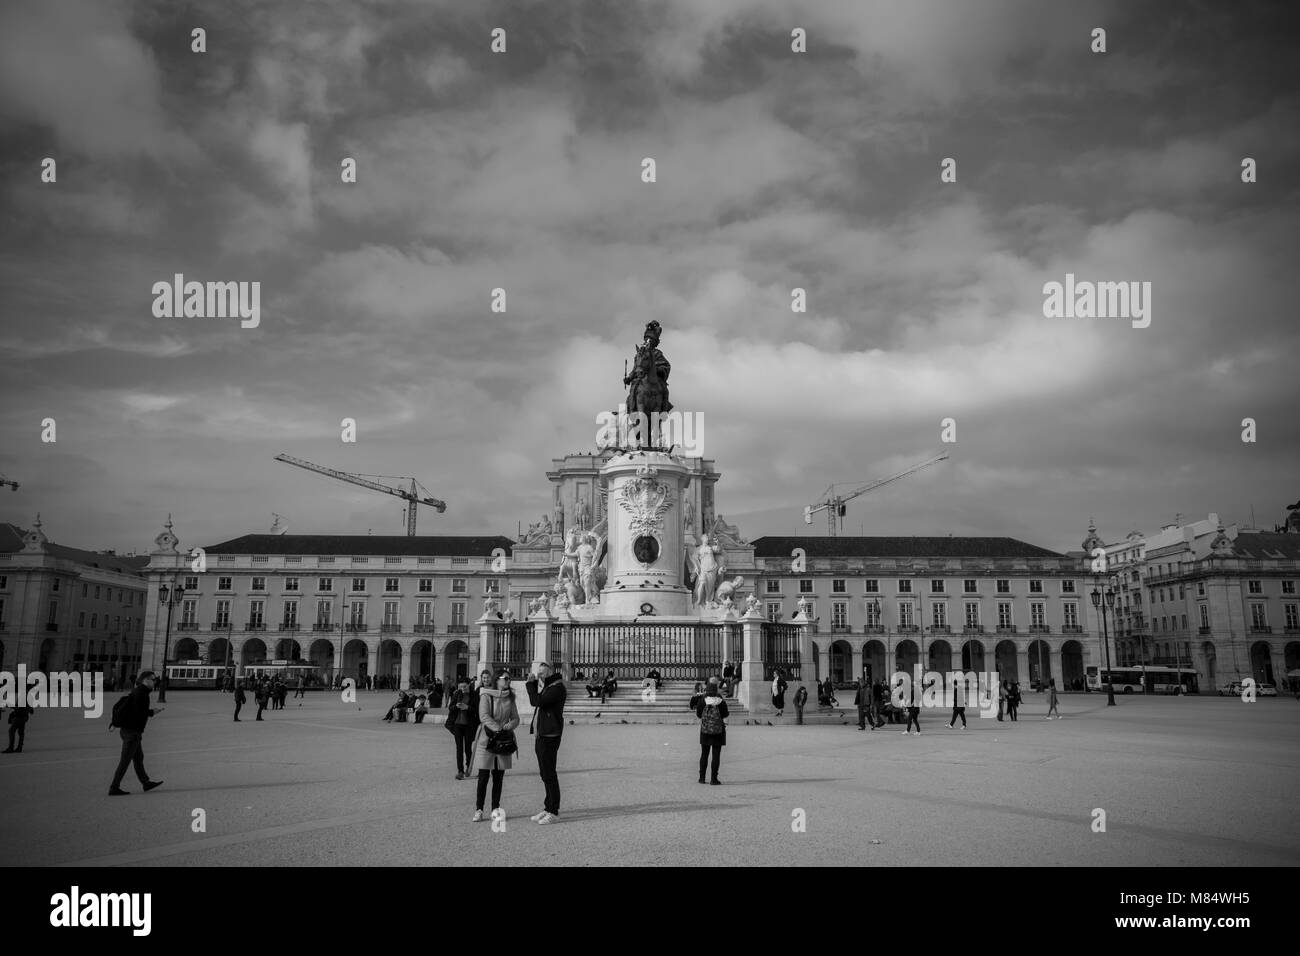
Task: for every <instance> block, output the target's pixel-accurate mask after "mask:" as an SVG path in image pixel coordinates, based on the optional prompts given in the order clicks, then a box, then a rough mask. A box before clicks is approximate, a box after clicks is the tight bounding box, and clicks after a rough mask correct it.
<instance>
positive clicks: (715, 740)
mask: <svg viewBox="0 0 1300 956" xmlns="http://www.w3.org/2000/svg"><path fill="white" fill-rule="evenodd" d="M695 716H697V717H699V718H700V783H703V782H704V768H705V767H706V766H708V763H709V755H710V753H712V756H713V776H712V777H711V778H710V780H709V783H710V784H712V785H713V786H715V787H716V786H719V785H720V784H721V783H722V781H721V780H719V779H718V764H720V763H721V762H722V748H723V747H725V746H726V745H727V724H726V720H727V702H726V700H725V699H724V698H723V696H722V694H721V693H720V692H719V691H718V680H717V678H716V677H711V678H709V686H708V687H707V688H705V691H704V696H703V697H701V698H700V702H699V703H698V704H696V705H695Z"/></svg>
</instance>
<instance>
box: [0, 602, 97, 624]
mask: <svg viewBox="0 0 1300 956" xmlns="http://www.w3.org/2000/svg"><path fill="white" fill-rule="evenodd" d="M4 617H5V602H4V601H0V621H3V620H4ZM85 626H86V612H85V611H82V612H81V613H80V614H78V615H77V627H85Z"/></svg>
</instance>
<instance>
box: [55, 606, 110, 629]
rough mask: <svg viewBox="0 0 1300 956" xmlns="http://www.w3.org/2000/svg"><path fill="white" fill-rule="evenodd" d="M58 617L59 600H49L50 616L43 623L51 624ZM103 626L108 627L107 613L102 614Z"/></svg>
mask: <svg viewBox="0 0 1300 956" xmlns="http://www.w3.org/2000/svg"><path fill="white" fill-rule="evenodd" d="M58 619H59V602H58V601H51V602H50V616H49V618H48V619H47V620H46V622H45V623H46V624H53V623H54V622H55V621H57V620H58ZM104 627H105V628H107V627H108V615H107V614H105V615H104Z"/></svg>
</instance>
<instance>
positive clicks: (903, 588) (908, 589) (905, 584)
mask: <svg viewBox="0 0 1300 956" xmlns="http://www.w3.org/2000/svg"><path fill="white" fill-rule="evenodd" d="M898 593H899V594H911V593H912V580H911V578H902V579H901V580H899V582H898Z"/></svg>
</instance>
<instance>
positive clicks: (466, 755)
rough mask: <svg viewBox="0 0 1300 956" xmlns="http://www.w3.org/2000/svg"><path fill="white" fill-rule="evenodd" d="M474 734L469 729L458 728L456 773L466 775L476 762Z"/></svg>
mask: <svg viewBox="0 0 1300 956" xmlns="http://www.w3.org/2000/svg"><path fill="white" fill-rule="evenodd" d="M473 748H474V734H473V733H472V732H471V731H470V729H469V728H468V727H460V726H457V727H456V772H457V773H465V772H466V771H468V770H469V768H470V766H471V765H472V764H473V762H474V757H473V753H472V751H473Z"/></svg>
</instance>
